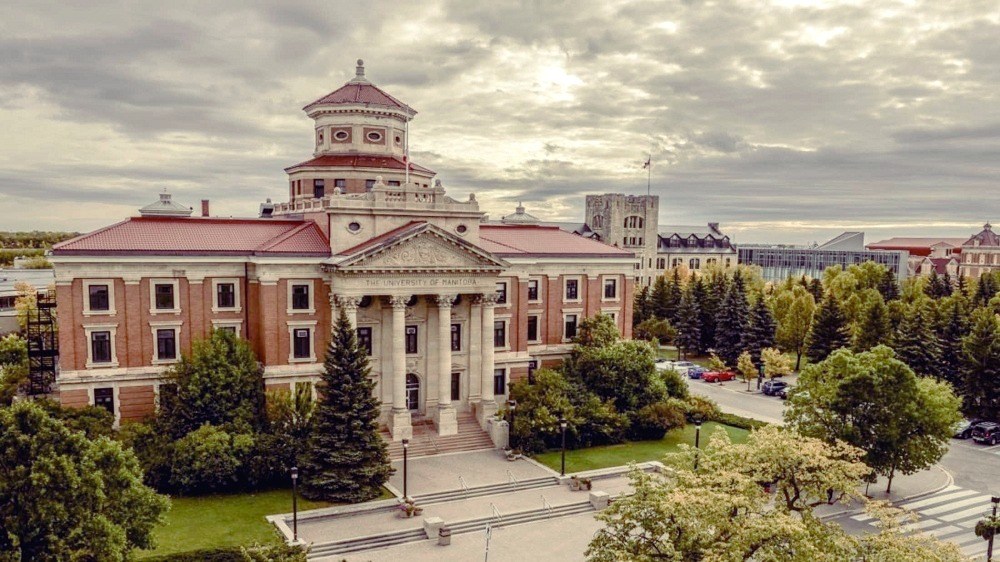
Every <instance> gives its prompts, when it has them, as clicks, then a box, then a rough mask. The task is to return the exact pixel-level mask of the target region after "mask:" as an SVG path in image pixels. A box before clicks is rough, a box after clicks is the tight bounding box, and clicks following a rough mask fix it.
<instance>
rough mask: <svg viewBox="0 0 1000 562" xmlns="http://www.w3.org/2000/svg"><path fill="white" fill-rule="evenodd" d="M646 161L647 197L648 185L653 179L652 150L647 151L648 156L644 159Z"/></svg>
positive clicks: (647, 194) (647, 193)
mask: <svg viewBox="0 0 1000 562" xmlns="http://www.w3.org/2000/svg"><path fill="white" fill-rule="evenodd" d="M646 163H647V164H649V165H648V166H646V170H647V171H646V197H649V185H650V183H652V181H653V153H652V152H650V153H649V158H648V159H647V160H646Z"/></svg>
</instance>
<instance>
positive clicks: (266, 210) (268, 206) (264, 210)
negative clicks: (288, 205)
mask: <svg viewBox="0 0 1000 562" xmlns="http://www.w3.org/2000/svg"><path fill="white" fill-rule="evenodd" d="M273 216H274V203H271V198H270V197H268V198H267V201H266V202H264V203H261V204H260V218H262V219H269V218H271V217H273Z"/></svg>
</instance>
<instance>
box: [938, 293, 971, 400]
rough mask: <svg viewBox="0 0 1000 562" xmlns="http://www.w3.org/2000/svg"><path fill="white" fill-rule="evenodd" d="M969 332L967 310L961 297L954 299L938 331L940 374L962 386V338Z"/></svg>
mask: <svg viewBox="0 0 1000 562" xmlns="http://www.w3.org/2000/svg"><path fill="white" fill-rule="evenodd" d="M967 333H968V325H967V322H966V315H965V311H964V310H963V307H962V303H961V301H960V300H959V299H954V300H953V301H952V303H951V306H950V308H949V310H948V312H947V314H946V317H945V319H944V321H943V322H942V325H941V329H940V330H939V332H938V341H939V343H940V349H941V355H940V360H941V363H940V368H939V369H938V375H940V376H941V378H943V379H944V380H946V381H948V382H950V383H952V385H954V386H955V388H956V389H957V388H960V383H961V379H962V377H961V372H962V359H963V352H962V338H964V337H965V336H966V334H967Z"/></svg>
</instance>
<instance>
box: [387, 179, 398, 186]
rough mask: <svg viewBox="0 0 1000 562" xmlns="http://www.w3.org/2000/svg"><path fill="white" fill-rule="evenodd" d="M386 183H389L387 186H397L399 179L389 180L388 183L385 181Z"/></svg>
mask: <svg viewBox="0 0 1000 562" xmlns="http://www.w3.org/2000/svg"><path fill="white" fill-rule="evenodd" d="M386 185H389V186H392V187H399V180H389V183H387V184H386Z"/></svg>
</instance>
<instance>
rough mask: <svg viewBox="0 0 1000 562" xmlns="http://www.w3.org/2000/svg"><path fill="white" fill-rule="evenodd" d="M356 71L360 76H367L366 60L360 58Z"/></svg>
mask: <svg viewBox="0 0 1000 562" xmlns="http://www.w3.org/2000/svg"><path fill="white" fill-rule="evenodd" d="M355 73H356V75H357V77H358V78H364V77H365V61H363V60H361V59H358V66H357V68H355Z"/></svg>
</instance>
